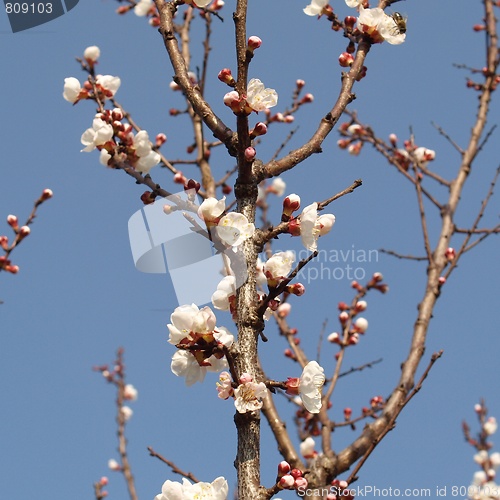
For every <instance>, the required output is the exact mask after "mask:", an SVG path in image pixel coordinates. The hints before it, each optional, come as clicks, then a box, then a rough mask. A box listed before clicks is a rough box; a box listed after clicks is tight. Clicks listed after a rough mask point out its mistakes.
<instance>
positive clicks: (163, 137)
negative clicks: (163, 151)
mask: <svg viewBox="0 0 500 500" xmlns="http://www.w3.org/2000/svg"><path fill="white" fill-rule="evenodd" d="M166 142H167V136H166V135H165V134H164V133H163V132H160V133H159V134H157V135H156V138H155V146H156V147H157V148H159V147H160V146H161V145H163V144H165V143H166Z"/></svg>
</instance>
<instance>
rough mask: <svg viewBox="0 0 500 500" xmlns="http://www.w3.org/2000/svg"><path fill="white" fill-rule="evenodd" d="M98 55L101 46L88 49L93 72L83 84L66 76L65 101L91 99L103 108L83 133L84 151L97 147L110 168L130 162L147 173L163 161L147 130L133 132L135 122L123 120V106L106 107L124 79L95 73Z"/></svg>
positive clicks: (85, 57) (138, 169)
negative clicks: (94, 75)
mask: <svg viewBox="0 0 500 500" xmlns="http://www.w3.org/2000/svg"><path fill="white" fill-rule="evenodd" d="M99 57H100V50H99V47H96V46H92V47H87V49H85V51H84V60H85V61H86V63H87V65H88V66H87V69H88V70H89V71H90V73H91V74H90V76H89V79H88V80H87V81H86V82H85V83H84V84H83V86H82V85H81V84H80V81H79V80H78V79H77V78H74V77H70V78H65V79H64V90H63V97H64V99H65V100H66V101H68V102H71V103H73V104H76V103H78V102H79V101H81V100H86V99H90V100H95V101H96V102H98V103H100V108H101V111H100V112H99V113H97V114H96V115H95V116H94V119H93V121H92V126H91V127H89V128H88V129H87V130H85V132H84V133H83V134H82V136H81V139H80V140H81V143H82V144H83V146H84V148H83V149H82V152H86V153H89V152H91V151H93V150H95V149H97V150H99V151H100V159H99V160H100V162H101V163H102V164H103V165H105V166H108V167H111V168H119V167H120V166H131V167H133V168H134V169H135V170H136V171H138V172H141V173H143V174H147V173H149V171H150V170H151V168H153V167H154V166H155V165H158V163H160V161H161V156H160V154H159V153H158V152H156V151H155V150H154V149H153V144H152V143H151V141H150V140H149V135H148V133H147V131H145V130H141V131H139V132H137V133H136V134H134V131H133V127H132V125H130V124H127V123H123V122H122V120H123V119H124V113H123V111H122V109H121V108H116V107H115V108H113V109H111V110H109V109H104V103H105V102H106V99H112V98H113V97H114V95H115V94H116V92H117V91H118V89H119V88H120V85H121V80H120V78H119V77H117V76H111V75H97V76H96V77H95V78H94V77H93V76H92V71H93V65H95V64H96V63H97V60H98V58H99ZM157 142H158V141H157ZM160 142H161V143H162V142H164V141H160Z"/></svg>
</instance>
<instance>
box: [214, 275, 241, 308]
mask: <svg viewBox="0 0 500 500" xmlns="http://www.w3.org/2000/svg"><path fill="white" fill-rule="evenodd" d="M235 285H236V278H235V277H234V276H226V277H225V278H223V279H222V280H221V281H220V282H219V284H218V285H217V290H216V291H215V292H214V294H213V295H212V304H213V306H214V307H215V309H219V310H220V311H229V309H230V301H231V300H234V298H235V297H236V286H235Z"/></svg>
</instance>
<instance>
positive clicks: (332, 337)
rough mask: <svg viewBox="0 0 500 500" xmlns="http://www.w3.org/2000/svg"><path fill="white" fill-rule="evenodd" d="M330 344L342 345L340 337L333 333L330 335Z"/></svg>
mask: <svg viewBox="0 0 500 500" xmlns="http://www.w3.org/2000/svg"><path fill="white" fill-rule="evenodd" d="M327 340H328V342H331V343H332V344H340V335H339V334H338V333H337V332H332V333H330V335H328V339H327Z"/></svg>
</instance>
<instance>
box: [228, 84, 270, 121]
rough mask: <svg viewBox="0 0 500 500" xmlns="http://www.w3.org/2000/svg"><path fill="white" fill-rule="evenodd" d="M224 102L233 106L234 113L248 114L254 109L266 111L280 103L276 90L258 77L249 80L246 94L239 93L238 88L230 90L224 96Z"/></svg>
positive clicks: (230, 106)
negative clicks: (268, 86)
mask: <svg viewBox="0 0 500 500" xmlns="http://www.w3.org/2000/svg"><path fill="white" fill-rule="evenodd" d="M224 104H225V105H226V106H228V107H229V108H231V110H232V111H233V113H234V114H247V115H249V114H250V113H252V112H253V111H255V112H256V113H258V112H259V111H265V110H266V109H269V108H272V107H274V106H276V104H278V94H277V92H276V90H274V89H270V88H266V87H265V85H264V84H263V83H262V82H261V81H260V80H259V79H257V78H252V79H251V80H250V81H249V82H248V86H247V92H246V94H245V95H241V96H240V94H238V92H237V91H236V90H232V91H231V92H228V93H227V94H226V95H225V96H224Z"/></svg>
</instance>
